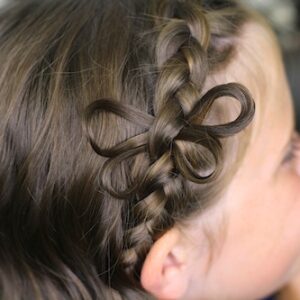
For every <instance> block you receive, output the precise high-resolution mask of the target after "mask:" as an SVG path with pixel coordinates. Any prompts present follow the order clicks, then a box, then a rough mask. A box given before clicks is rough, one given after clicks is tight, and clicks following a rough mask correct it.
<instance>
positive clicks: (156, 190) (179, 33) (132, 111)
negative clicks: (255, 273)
mask: <svg viewBox="0 0 300 300" xmlns="http://www.w3.org/2000/svg"><path fill="white" fill-rule="evenodd" d="M157 16H158V17H157V19H156V20H157V25H158V26H161V27H162V29H161V31H160V33H159V35H158V38H157V44H156V48H155V55H156V63H157V67H158V69H159V76H158V79H157V82H156V88H155V95H154V100H153V105H154V106H153V111H154V116H152V115H149V114H147V113H145V112H142V111H140V110H138V109H137V108H135V107H133V106H131V105H128V104H124V103H120V101H116V100H114V99H109V98H105V99H99V100H96V101H94V102H93V103H92V104H90V105H89V106H88V108H87V110H86V116H85V118H86V123H88V121H89V120H90V119H91V118H92V115H93V113H94V112H95V111H96V110H103V111H107V112H110V113H113V114H115V115H117V116H119V117H122V118H124V119H126V120H128V121H130V122H132V123H134V124H136V125H138V126H140V127H141V128H144V129H145V131H144V132H143V133H140V134H138V135H136V136H134V137H130V138H129V139H127V140H126V141H123V142H121V143H119V144H117V145H115V146H113V147H111V148H109V149H103V148H101V147H100V146H99V145H98V144H97V143H96V142H95V139H94V137H93V132H92V130H91V128H90V127H89V126H86V132H87V135H88V137H89V141H90V143H91V145H92V147H93V149H94V150H95V151H96V152H97V153H98V154H99V155H102V156H105V157H108V160H107V161H106V162H105V163H104V165H103V167H102V169H101V172H100V176H99V177H100V178H101V185H102V187H103V188H104V189H105V190H106V191H107V192H108V193H109V194H110V195H112V196H113V197H115V198H118V199H125V200H127V206H126V209H127V210H128V220H127V223H126V230H125V232H124V249H123V252H122V253H121V255H120V265H122V267H124V268H125V270H126V272H127V274H129V276H130V277H133V278H135V280H138V278H139V276H140V271H141V267H142V264H143V261H144V259H145V256H146V255H147V252H148V251H149V249H150V247H151V245H152V244H153V242H154V241H155V240H156V239H157V238H158V237H159V236H160V234H162V233H163V232H165V231H166V230H168V229H169V228H171V227H172V226H173V225H174V223H175V220H176V217H178V216H181V215H182V212H183V211H184V209H185V205H186V201H188V199H186V195H185V190H186V185H185V182H186V181H192V182H194V183H198V184H203V183H208V182H212V181H213V180H215V179H216V178H217V177H218V175H219V174H220V172H221V170H222V162H223V152H222V144H221V141H220V139H221V138H226V137H229V136H231V135H233V134H236V133H238V132H239V131H241V130H242V129H244V128H245V127H246V126H247V125H248V124H249V123H250V121H251V120H252V118H253V115H254V111H255V103H254V101H253V99H252V98H251V96H250V94H249V92H248V90H247V89H246V88H245V87H244V86H242V85H240V84H238V83H228V84H222V85H218V86H216V87H213V88H212V89H210V90H209V91H207V92H206V93H205V94H204V95H203V86H204V83H205V80H206V78H207V76H208V72H209V57H208V54H207V51H208V48H209V47H210V26H209V23H208V21H207V18H206V16H205V12H204V11H203V10H202V9H201V7H199V5H197V4H196V3H195V2H194V1H164V0H163V1H159V4H158V6H157ZM224 96H228V97H233V98H235V99H236V100H238V101H239V102H240V104H241V112H240V115H239V116H238V117H237V118H236V119H235V120H234V121H231V122H229V123H226V124H222V125H214V126H208V125H201V121H202V120H204V119H205V117H206V115H207V114H208V112H209V111H210V108H211V106H212V104H213V103H214V101H215V100H216V99H218V98H220V97H224ZM199 123H200V124H199ZM186 143H192V144H193V147H196V148H197V147H198V149H199V151H197V152H196V154H197V155H196V154H195V151H189V150H191V148H189V147H186V146H185V144H186ZM192 150H194V148H193V149H192ZM143 154H144V155H145V156H148V160H149V166H148V167H147V168H146V169H145V170H144V171H143V172H141V173H140V174H139V177H136V178H135V179H134V180H133V184H132V185H131V186H130V187H127V188H126V189H124V190H116V189H115V187H113V185H112V181H111V175H112V170H114V168H115V167H116V166H117V165H118V164H120V163H121V162H122V161H124V160H127V159H129V158H131V157H134V156H138V155H143ZM207 170H212V171H210V172H209V174H207Z"/></svg>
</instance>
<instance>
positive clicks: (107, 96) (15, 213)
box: [0, 0, 255, 299]
mask: <svg viewBox="0 0 300 300" xmlns="http://www.w3.org/2000/svg"><path fill="white" fill-rule="evenodd" d="M83 2H84V1H80V0H72V1H69V0H68V1H61V0H53V1H34V0H25V1H22V2H19V3H18V2H17V1H16V2H12V3H11V4H10V6H7V7H6V8H5V9H2V11H1V12H0V45H1V46H0V62H1V63H0V65H1V77H0V99H1V101H0V102H1V103H0V113H1V129H0V139H1V140H0V144H1V148H0V151H1V152H0V157H1V169H0V197H1V198H0V295H1V299H2V298H3V299H113V297H115V296H116V295H120V296H121V297H122V298H123V299H146V298H147V297H149V298H150V296H149V295H147V293H146V292H145V291H144V290H143V288H142V286H141V284H140V281H139V279H140V272H141V267H142V265H143V262H144V259H145V256H146V255H147V253H148V251H149V249H150V247H151V245H152V244H153V242H154V241H155V240H156V239H158V238H159V236H160V235H161V234H163V233H164V232H165V231H166V230H168V229H169V228H171V227H172V226H173V225H174V224H176V223H180V222H182V221H184V220H185V219H187V218H188V217H189V216H191V214H192V213H195V212H198V213H200V211H201V210H202V209H205V208H207V207H208V206H209V205H212V204H213V202H214V201H215V199H216V194H217V193H214V192H215V191H219V190H222V188H223V187H224V185H225V182H227V181H226V180H228V178H227V179H226V180H225V177H224V174H227V173H226V172H227V170H226V169H225V168H224V161H225V160H226V159H227V157H226V155H225V154H226V153H225V152H224V149H223V142H222V140H223V139H226V138H227V137H230V136H232V135H234V134H236V133H238V132H240V131H242V130H243V129H244V128H246V126H248V125H249V123H250V122H251V120H252V118H253V115H254V110H255V105H254V101H253V99H252V98H251V95H250V93H249V91H248V90H247V89H246V87H244V86H242V85H240V84H238V83H229V84H220V85H218V86H216V87H213V88H212V89H210V90H208V91H204V90H203V87H204V84H205V81H206V79H207V78H208V77H209V75H210V72H211V71H213V70H215V69H216V68H217V67H220V66H225V65H226V64H228V63H229V62H230V59H233V58H234V55H233V53H234V52H233V50H234V46H235V45H234V37H235V36H236V35H237V34H238V30H237V29H238V28H239V27H240V25H241V24H242V23H243V22H245V21H246V20H247V17H248V15H247V13H246V12H245V11H244V10H243V9H242V8H240V7H239V6H238V5H237V4H236V3H235V2H231V1H200V0H199V1H197V0H194V1H192V0H190V1H189V0H186V1H180V0H178V1H171V0H169V1H167V0H161V1H158V0H148V1H140V0H124V1H123V0H122V1H116V0H113V1H101V0H90V1H87V2H84V3H83ZM221 97H231V98H235V99H236V100H237V101H239V103H240V107H241V110H240V114H239V116H238V117H237V118H236V119H235V120H232V121H231V122H229V123H226V124H220V125H204V123H203V121H204V120H205V119H206V117H207V115H208V114H209V112H210V110H211V109H212V106H213V103H214V101H215V100H216V99H218V98H221ZM224 114H225V112H224ZM191 185H193V187H194V188H195V187H197V188H198V191H197V193H195V190H194V189H193V190H192V189H191ZM213 195H214V196H213Z"/></svg>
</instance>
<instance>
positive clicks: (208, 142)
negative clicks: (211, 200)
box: [85, 83, 255, 199]
mask: <svg viewBox="0 0 300 300" xmlns="http://www.w3.org/2000/svg"><path fill="white" fill-rule="evenodd" d="M224 96H229V97H233V98H235V99H236V100H238V101H239V102H240V103H241V112H240V114H239V116H238V117H237V118H236V120H234V121H231V122H229V123H226V124H222V125H201V124H200V125H199V122H195V120H196V119H197V120H199V119H201V120H204V119H205V117H206V115H207V113H208V112H209V110H210V108H211V107H212V104H213V102H214V101H215V100H216V99H218V98H220V97H224ZM174 104H176V103H174ZM169 107H170V104H169V103H168V102H167V103H166V104H165V106H164V108H163V109H162V111H161V114H163V113H164V112H165V113H167V112H169ZM98 110H104V111H107V112H110V113H113V114H116V115H118V116H120V117H122V118H124V119H126V120H128V121H130V122H132V123H134V124H136V125H139V126H141V127H142V128H145V129H148V130H151V128H152V127H150V126H151V124H153V123H154V121H155V120H156V118H155V117H154V116H151V115H148V114H147V113H145V112H142V111H140V110H138V109H136V108H134V107H133V106H131V105H124V104H121V103H119V102H117V101H113V100H108V99H102V100H96V101H95V102H93V103H92V104H90V105H89V106H88V107H87V109H86V112H85V121H86V125H85V128H86V129H85V130H86V133H87V135H88V139H89V141H90V143H91V145H92V147H93V149H94V150H95V151H96V152H97V153H98V154H100V155H102V156H106V157H109V159H108V160H106V162H105V163H104V165H103V167H102V169H101V172H100V175H99V177H100V178H101V181H102V186H103V187H104V188H105V189H106V191H107V192H109V193H110V194H111V195H112V196H114V197H116V198H125V199H126V198H129V197H134V196H135V195H136V194H140V195H143V197H139V198H140V199H143V198H145V197H146V196H147V195H149V194H151V193H152V192H153V191H155V190H156V189H158V188H161V187H163V186H164V185H165V184H167V182H168V180H169V178H170V174H171V172H172V170H173V169H174V168H175V169H176V170H177V171H178V172H179V173H180V174H181V175H183V176H184V177H185V178H186V179H188V180H190V181H193V182H196V183H206V182H209V181H212V180H214V179H215V178H216V176H217V175H218V174H219V172H220V169H221V164H220V162H221V155H222V145H221V142H220V140H219V139H220V138H225V137H229V136H231V135H233V134H235V133H237V132H239V131H240V130H242V129H243V128H244V127H245V126H247V125H248V124H249V123H250V121H251V120H252V118H253V116H254V111H255V103H254V101H253V99H252V97H251V95H250V93H249V91H248V90H247V89H246V88H245V87H244V86H242V85H240V84H237V83H228V84H223V85H219V86H216V87H213V88H212V89H210V90H209V91H208V92H206V93H205V94H204V96H203V97H201V98H200V99H199V100H198V102H196V104H195V105H194V107H193V108H192V109H191V111H190V112H189V114H187V116H184V115H183V114H180V107H179V106H178V107H177V113H175V115H171V117H170V118H169V119H166V120H164V119H160V123H159V124H160V129H159V130H158V132H157V133H156V138H157V139H158V140H157V143H158V145H159V148H160V149H161V155H160V157H159V158H158V159H155V160H153V158H152V161H151V165H150V166H149V169H148V170H147V172H146V173H145V174H144V177H143V178H140V180H138V181H135V182H136V183H135V184H134V185H133V186H132V187H128V188H127V189H126V190H123V191H120V190H116V189H115V188H114V187H113V186H112V184H111V177H112V171H113V170H114V169H115V168H116V167H117V166H118V165H119V164H120V163H121V162H122V161H124V160H126V159H128V158H130V157H133V156H135V155H137V154H139V153H141V152H147V151H148V138H149V136H148V135H149V132H144V133H141V134H138V135H136V136H134V137H130V138H128V139H127V140H126V141H123V142H121V143H119V144H117V145H115V146H113V147H111V148H109V149H103V148H101V147H100V146H99V145H98V144H97V143H96V141H95V140H94V137H93V133H92V131H91V128H90V127H89V126H88V122H89V121H90V119H91V118H92V115H93V113H94V112H95V111H98ZM164 110H165V111H164ZM177 114H178V115H179V117H176V115H177ZM178 141H185V142H191V143H194V144H196V145H197V144H198V145H201V146H203V147H204V148H206V149H207V150H208V151H209V152H210V153H211V154H212V156H213V157H214V160H215V163H214V165H215V169H214V171H212V173H211V174H209V175H206V176H201V175H200V172H201V170H198V171H197V170H196V169H195V167H193V166H192V164H191V163H190V161H189V159H188V157H189V156H190V155H189V152H186V151H184V150H182V148H181V147H180V144H179V143H178ZM166 147H168V149H166ZM148 154H149V156H150V157H151V154H150V153H148ZM172 159H173V163H171V160H172ZM203 159H204V160H203ZM203 159H202V160H201V157H199V165H200V166H201V165H202V166H203V165H205V164H206V162H205V158H203Z"/></svg>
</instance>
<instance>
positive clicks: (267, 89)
mask: <svg viewBox="0 0 300 300" xmlns="http://www.w3.org/2000/svg"><path fill="white" fill-rule="evenodd" d="M229 82H239V83H241V84H243V85H245V86H246V87H247V88H248V89H249V91H250V92H251V95H252V97H253V99H254V101H255V104H256V109H255V116H254V119H253V120H252V122H251V124H250V125H249V126H248V127H250V128H251V131H249V130H248V129H246V130H245V131H244V132H243V133H241V134H245V135H247V134H248V133H245V132H247V130H248V132H250V133H249V135H250V136H249V138H250V140H249V143H250V144H245V145H243V146H241V147H245V148H246V152H253V153H252V154H251V153H248V156H249V155H250V156H251V157H250V158H249V157H248V159H247V160H248V161H252V162H253V165H255V164H259V163H260V161H258V160H259V159H262V158H261V157H262V155H259V153H261V154H262V153H264V154H266V155H267V154H268V159H271V160H272V159H274V158H272V155H273V153H274V151H273V148H274V143H276V140H275V139H276V137H278V136H280V137H281V138H282V135H283V134H285V133H286V130H285V131H283V128H284V127H286V126H289V127H291V125H290V124H287V122H289V123H291V120H292V118H291V112H292V104H291V96H290V94H289V88H288V85H287V80H286V76H285V71H284V66H283V63H282V58H281V51H280V47H279V45H278V42H277V39H276V36H275V34H274V33H273V31H272V30H271V29H270V27H269V25H268V24H266V23H265V21H264V20H263V19H260V17H257V18H256V16H255V17H254V20H253V21H251V22H248V23H246V24H244V26H243V27H242V28H241V31H240V34H239V36H238V37H237V38H236V41H235V53H234V55H233V58H232V60H231V62H230V63H229V64H228V65H227V66H226V68H224V69H222V70H218V71H217V73H216V74H214V75H212V76H211V77H210V78H209V80H208V82H207V87H206V88H210V87H211V86H214V85H216V84H222V83H229ZM220 102H221V101H220ZM228 102H229V104H230V105H229V106H230V109H231V110H232V112H231V113H230V120H233V119H234V118H235V117H237V116H238V114H239V111H240V106H239V103H238V101H236V100H234V99H226V104H227V105H228ZM220 106H221V105H220ZM226 108H227V107H226ZM226 108H223V109H222V108H221V109H219V111H220V115H221V114H222V113H224V109H226ZM230 120H228V119H226V122H228V121H230ZM224 121H225V120H224ZM239 135H240V133H239V134H237V135H236V136H235V137H233V138H232V141H228V143H231V142H233V140H234V139H235V140H236V143H239V142H238V138H239ZM266 141H268V143H267V144H266ZM278 146H279V144H278ZM239 147H240V146H239ZM263 148H264V149H263ZM246 156H247V153H246ZM246 156H245V157H246ZM255 160H257V161H256V162H255ZM229 163H230V162H229Z"/></svg>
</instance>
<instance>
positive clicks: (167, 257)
mask: <svg viewBox="0 0 300 300" xmlns="http://www.w3.org/2000/svg"><path fill="white" fill-rule="evenodd" d="M181 235H182V234H181V232H180V231H179V230H178V229H177V228H175V227H173V228H172V229H170V230H169V231H167V232H166V233H164V234H163V235H162V236H161V237H160V238H159V239H158V240H157V241H155V242H154V244H153V245H152V247H151V249H150V251H149V253H148V255H147V257H146V259H145V262H144V265H143V268H142V272H141V284H142V286H143V287H144V288H145V289H146V290H147V291H148V292H150V293H151V294H152V295H154V296H155V297H156V298H158V299H180V298H182V297H183V296H184V294H185V293H186V291H187V288H188V283H189V278H190V274H189V272H188V270H189V268H188V263H189V261H188V257H189V255H188V253H187V252H188V248H189V247H185V245H184V243H183V239H182V238H181Z"/></svg>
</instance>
